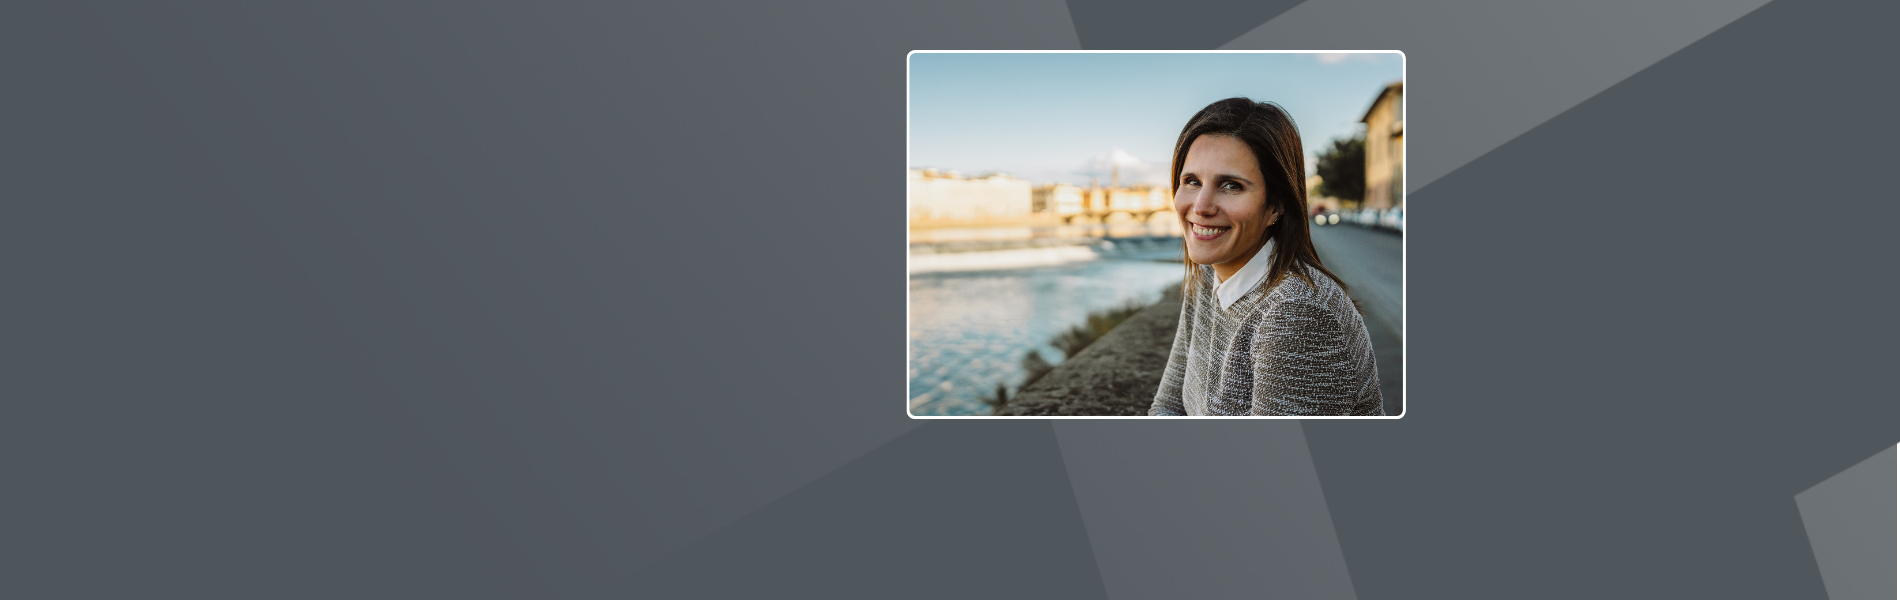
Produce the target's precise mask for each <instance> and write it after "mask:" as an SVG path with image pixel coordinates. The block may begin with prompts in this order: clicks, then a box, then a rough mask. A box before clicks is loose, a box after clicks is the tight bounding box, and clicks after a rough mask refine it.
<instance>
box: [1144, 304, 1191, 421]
mask: <svg viewBox="0 0 1900 600" xmlns="http://www.w3.org/2000/svg"><path fill="white" fill-rule="evenodd" d="M1193 317H1194V303H1193V302H1192V301H1190V300H1189V299H1186V298H1183V299H1182V300H1181V321H1180V323H1178V324H1176V325H1175V328H1174V348H1172V349H1170V350H1168V368H1167V370H1165V371H1162V373H1161V387H1160V389H1157V390H1155V401H1154V404H1153V405H1151V406H1149V407H1148V416H1150V417H1180V416H1186V415H1187V411H1186V410H1185V409H1183V408H1182V407H1181V381H1182V378H1183V377H1185V376H1186V374H1187V354H1188V344H1191V343H1193V339H1194V328H1193V326H1192V324H1193V323H1194V318H1193Z"/></svg>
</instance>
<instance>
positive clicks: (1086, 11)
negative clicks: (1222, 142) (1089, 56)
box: [1068, 0, 1303, 50]
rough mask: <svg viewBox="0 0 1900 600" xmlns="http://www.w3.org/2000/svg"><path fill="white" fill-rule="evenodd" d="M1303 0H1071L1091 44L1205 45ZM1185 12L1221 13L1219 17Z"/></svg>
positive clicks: (1082, 36)
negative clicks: (1201, 17)
mask: <svg viewBox="0 0 1900 600" xmlns="http://www.w3.org/2000/svg"><path fill="white" fill-rule="evenodd" d="M1302 1H1303V0H1186V1H1182V0H1177V1H1175V2H1148V1H1144V0H1068V5H1069V14H1070V15H1071V17H1072V18H1073V19H1074V21H1075V31H1076V34H1077V37H1079V38H1080V39H1081V41H1082V43H1083V46H1084V47H1085V48H1088V49H1090V50H1109V49H1114V50H1124V49H1126V50H1139V49H1168V50H1205V49H1211V48H1215V47H1218V46H1220V45H1221V44H1223V43H1226V42H1227V41H1229V40H1232V39H1234V36H1237V35H1240V34H1242V33H1245V32H1246V31H1247V30H1249V29H1252V28H1253V27H1255V26H1257V25H1259V24H1261V23H1265V22H1267V21H1268V20H1271V19H1273V18H1274V17H1276V16H1279V15H1280V13H1283V12H1286V10H1287V9H1289V8H1293V7H1294V6H1296V5H1298V4H1299V3H1300V2H1302ZM1182 15H1220V18H1218V19H1199V18H1181V17H1182Z"/></svg>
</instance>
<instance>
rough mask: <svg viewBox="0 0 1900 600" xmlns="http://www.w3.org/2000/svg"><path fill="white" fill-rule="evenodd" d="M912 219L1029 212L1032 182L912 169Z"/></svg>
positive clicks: (972, 218) (956, 218) (1018, 215)
mask: <svg viewBox="0 0 1900 600" xmlns="http://www.w3.org/2000/svg"><path fill="white" fill-rule="evenodd" d="M908 176H909V180H908V182H907V183H908V189H909V197H910V221H911V222H913V223H915V222H919V221H989V220H1001V219H1017V218H1022V217H1027V216H1029V214H1030V208H1031V207H1030V202H1031V195H1030V191H1029V182H1028V181H1024V180H1021V179H1017V178H1015V177H1011V176H1008V175H1003V174H1000V173H999V174H993V175H987V176H982V177H963V176H962V175H960V174H958V173H957V172H956V171H938V170H936V169H910V170H909V174H908Z"/></svg>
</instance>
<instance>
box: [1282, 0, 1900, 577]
mask: <svg viewBox="0 0 1900 600" xmlns="http://www.w3.org/2000/svg"><path fill="white" fill-rule="evenodd" d="M1895 10H1896V9H1895V7H1893V6H1892V5H1878V4H1865V3H1858V2H1847V1H1841V2H1786V3H1784V2H1776V3H1771V4H1768V5H1766V6H1764V7H1762V8H1761V9H1760V10H1757V11H1755V12H1754V13H1751V14H1749V15H1747V16H1744V17H1742V18H1740V19H1738V20H1736V21H1735V22H1733V23H1731V24H1730V25H1729V26H1727V27H1725V28H1723V29H1722V30H1720V31H1717V32H1715V33H1713V34H1711V35H1709V36H1707V37H1705V38H1703V39H1702V40H1700V41H1697V42H1696V43H1695V44H1692V45H1690V46H1688V47H1687V48H1684V49H1683V50H1682V51H1681V52H1678V53H1676V54H1674V55H1672V56H1670V57H1668V58H1666V59H1664V60H1662V61H1660V62H1658V63H1656V64H1655V65H1653V66H1651V67H1650V68H1648V69H1646V70H1644V71H1642V72H1640V73H1637V74H1636V75H1633V76H1631V77H1629V78H1628V79H1625V80H1624V81H1622V82H1621V83H1618V84H1617V85H1615V86H1613V87H1611V88H1610V89H1608V90H1605V91H1604V92H1603V93H1601V94H1598V95H1596V96H1595V97H1592V98H1591V99H1589V100H1588V101H1586V102H1584V103H1582V104H1580V105H1579V106H1577V107H1576V108H1574V109H1572V110H1570V111H1567V112H1565V113H1563V114H1561V115H1559V116H1557V117H1555V118H1553V119H1551V120H1549V121H1547V122H1545V123H1544V124H1543V125H1541V126H1539V127H1537V128H1536V129H1533V130H1531V131H1530V132H1528V133H1525V134H1524V135H1522V136H1519V137H1517V138H1516V139H1514V140H1512V141H1511V142H1509V143H1507V144H1505V145H1503V146H1501V147H1499V148H1498V149H1496V150H1494V151H1492V152H1489V153H1487V154H1486V155H1485V156H1483V157H1482V158H1479V159H1478V160H1476V161H1473V162H1471V163H1470V164H1468V165H1466V166H1465V167H1464V168H1462V169H1459V170H1458V171H1456V172H1454V173H1451V174H1450V175H1447V176H1445V177H1444V178H1443V179H1440V180H1439V181H1438V182H1437V183H1434V184H1433V185H1431V186H1430V187H1429V188H1427V189H1424V190H1421V191H1419V192H1418V193H1417V194H1415V195H1414V196H1413V197H1412V198H1411V199H1410V200H1408V202H1407V204H1409V205H1411V206H1412V208H1413V209H1414V210H1413V211H1408V212H1410V214H1408V215H1407V216H1408V217H1410V218H1411V219H1412V222H1410V223H1408V229H1409V230H1408V240H1407V243H1408V248H1407V250H1408V255H1407V263H1408V274H1407V275H1408V282H1409V283H1408V286H1409V288H1410V289H1409V290H1408V291H1407V296H1408V298H1407V300H1408V303H1409V306H1408V310H1407V314H1408V317H1409V320H1410V324H1409V327H1410V331H1409V332H1408V336H1407V341H1408V343H1409V345H1410V347H1409V349H1408V350H1409V351H1408V354H1407V358H1408V361H1407V362H1408V364H1407V367H1408V368H1407V370H1406V376H1407V378H1408V382H1407V385H1408V388H1409V392H1410V396H1409V397H1408V398H1407V400H1408V405H1409V406H1408V410H1407V414H1406V417H1405V418H1404V419H1403V420H1398V421H1377V422H1342V421H1316V422H1311V423H1306V429H1305V431H1306V436H1307V442H1308V445H1309V447H1311V449H1312V452H1313V460H1314V464H1315V466H1316V467H1317V470H1318V473H1319V478H1320V481H1321V483H1322V484H1323V485H1324V488H1325V491H1326V497H1327V501H1328V505H1329V507H1330V508H1331V511H1332V515H1333V519H1334V523H1335V525H1336V529H1337V531H1338V533H1339V538H1340V543H1341V547H1342V548H1343V550H1344V552H1345V555H1346V559H1347V563H1348V564H1349V565H1351V567H1352V574H1353V578H1354V579H1353V583H1354V588H1355V589H1356V590H1357V591H1358V593H1359V594H1360V596H1361V597H1363V598H1409V597H1540V598H1603V597H1628V596H1648V597H1716V598H1731V597H1732V598H1814V599H1819V598H1823V597H1824V596H1825V593H1826V592H1825V589H1824V587H1823V582H1822V579H1821V575H1820V571H1819V570H1818V569H1817V567H1816V564H1815V560H1814V557H1813V554H1812V553H1811V552H1810V550H1809V546H1808V539H1807V535H1806V531H1805V530H1804V528H1803V525H1802V522H1801V518H1800V515H1799V512H1798V511H1797V509H1796V505H1795V502H1793V501H1792V499H1793V497H1794V495H1795V494H1796V493H1799V492H1800V491H1802V490H1804V489H1807V488H1808V487H1810V486H1812V485H1813V484H1814V482H1816V481H1819V480H1822V479H1825V478H1826V477H1827V476H1828V475H1830V474H1833V473H1838V472H1840V471H1841V470H1843V469H1846V468H1847V467H1849V466H1852V465H1853V464H1855V463H1858V462H1860V461H1861V460H1862V459H1864V458H1865V457H1867V456H1869V455H1871V454H1873V453H1875V452H1878V451H1880V450H1882V449H1884V448H1887V447H1889V446H1892V445H1893V444H1894V442H1895V440H1900V404H1896V403H1893V402H1889V401H1887V400H1886V399H1888V398H1891V397H1892V389H1893V381H1892V379H1891V377H1889V376H1888V374H1889V373H1891V369H1890V368H1889V367H1890V365H1888V364H1887V363H1889V362H1890V360H1889V357H1890V356H1891V351H1890V348H1889V346H1890V342H1889V340H1890V339H1891V337H1892V336H1893V335H1894V334H1895V333H1896V332H1900V316H1896V315H1895V314H1894V312H1893V311H1891V310H1887V309H1886V307H1885V302H1884V299H1885V298H1890V297H1892V296H1893V295H1894V294H1895V293H1896V292H1900V289H1896V288H1897V287H1900V286H1896V283H1895V281H1894V280H1893V278H1892V277H1890V276H1888V274H1889V273H1891V272H1892V256H1893V254H1892V252H1891V244H1890V240H1891V239H1892V231H1891V226H1890V224H1891V223H1894V222H1897V221H1900V206H1896V205H1895V204H1894V203H1893V202H1892V201H1891V199H1892V194H1891V187H1892V186H1891V180H1890V178H1889V177H1888V176H1887V175H1886V173H1887V172H1888V171H1887V170H1886V169H1885V164H1886V163H1887V162H1889V157H1891V155H1892V154H1891V150H1890V148H1888V146H1889V144H1888V140H1891V139H1894V137H1895V134H1896V133H1900V131H1896V129H1900V125H1896V124H1895V123H1894V122H1893V121H1891V120H1887V119H1878V118H1875V119H1869V120H1865V121H1862V120H1859V119H1855V120H1854V122H1855V126H1852V127H1849V126H1844V125H1836V124H1835V122H1834V120H1833V118H1832V117H1828V115H1879V114H1885V112H1886V111H1889V110H1890V106H1889V105H1890V102H1889V101H1888V100H1887V98H1890V97H1893V96H1894V95H1895V94H1896V92H1900V85H1896V82H1895V80H1894V79H1893V78H1891V77H1888V76H1887V75H1886V74H1885V73H1886V71H1887V70H1888V69H1887V68H1886V64H1887V63H1888V62H1889V61H1888V57H1889V56H1890V52H1888V50H1887V48H1886V42H1885V41H1884V40H1885V39H1886V36H1885V33H1884V32H1885V31H1886V30H1887V28H1888V24H1889V23H1892V22H1893V21H1894V19H1895V17H1897V16H1900V15H1896V14H1895ZM1415 60H1416V59H1415ZM1723 90H1746V93H1739V92H1738V93H1737V94H1735V95H1730V94H1727V93H1725V92H1723ZM1420 118H1423V117H1420ZM1817 119H1818V120H1817Z"/></svg>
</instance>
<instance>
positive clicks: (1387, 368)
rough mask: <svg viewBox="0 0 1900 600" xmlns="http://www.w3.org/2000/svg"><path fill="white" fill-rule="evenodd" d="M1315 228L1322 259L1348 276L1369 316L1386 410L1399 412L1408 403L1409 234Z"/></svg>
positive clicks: (1355, 296)
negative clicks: (1405, 397) (1405, 391)
mask: <svg viewBox="0 0 1900 600" xmlns="http://www.w3.org/2000/svg"><path fill="white" fill-rule="evenodd" d="M1312 230H1313V246H1314V247H1315V248H1317V249H1318V250H1319V259H1320V262H1322V263H1325V264H1326V268H1327V270H1330V271H1332V272H1333V274H1334V275H1338V276H1339V278H1340V279H1343V280H1345V281H1346V286H1347V288H1348V289H1347V293H1348V294H1351V295H1352V298H1353V300H1354V301H1356V302H1358V304H1359V310H1360V314H1362V315H1364V316H1365V319H1366V332H1367V333H1368V334H1370V335H1371V336H1372V349H1373V353H1374V354H1375V355H1376V357H1377V360H1378V361H1379V393H1380V394H1381V395H1383V396H1384V397H1385V414H1388V415H1397V414H1400V413H1401V412H1402V411H1403V410H1404V406H1405V404H1404V398H1403V394H1404V387H1403V382H1404V380H1405V379H1404V376H1405V337H1404V335H1405V284H1404V282H1405V238H1403V237H1401V236H1400V235H1399V234H1397V233H1393V232H1388V231H1382V230H1374V229H1367V228H1364V227H1360V226H1357V225H1328V226H1324V227H1314V228H1312Z"/></svg>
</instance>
